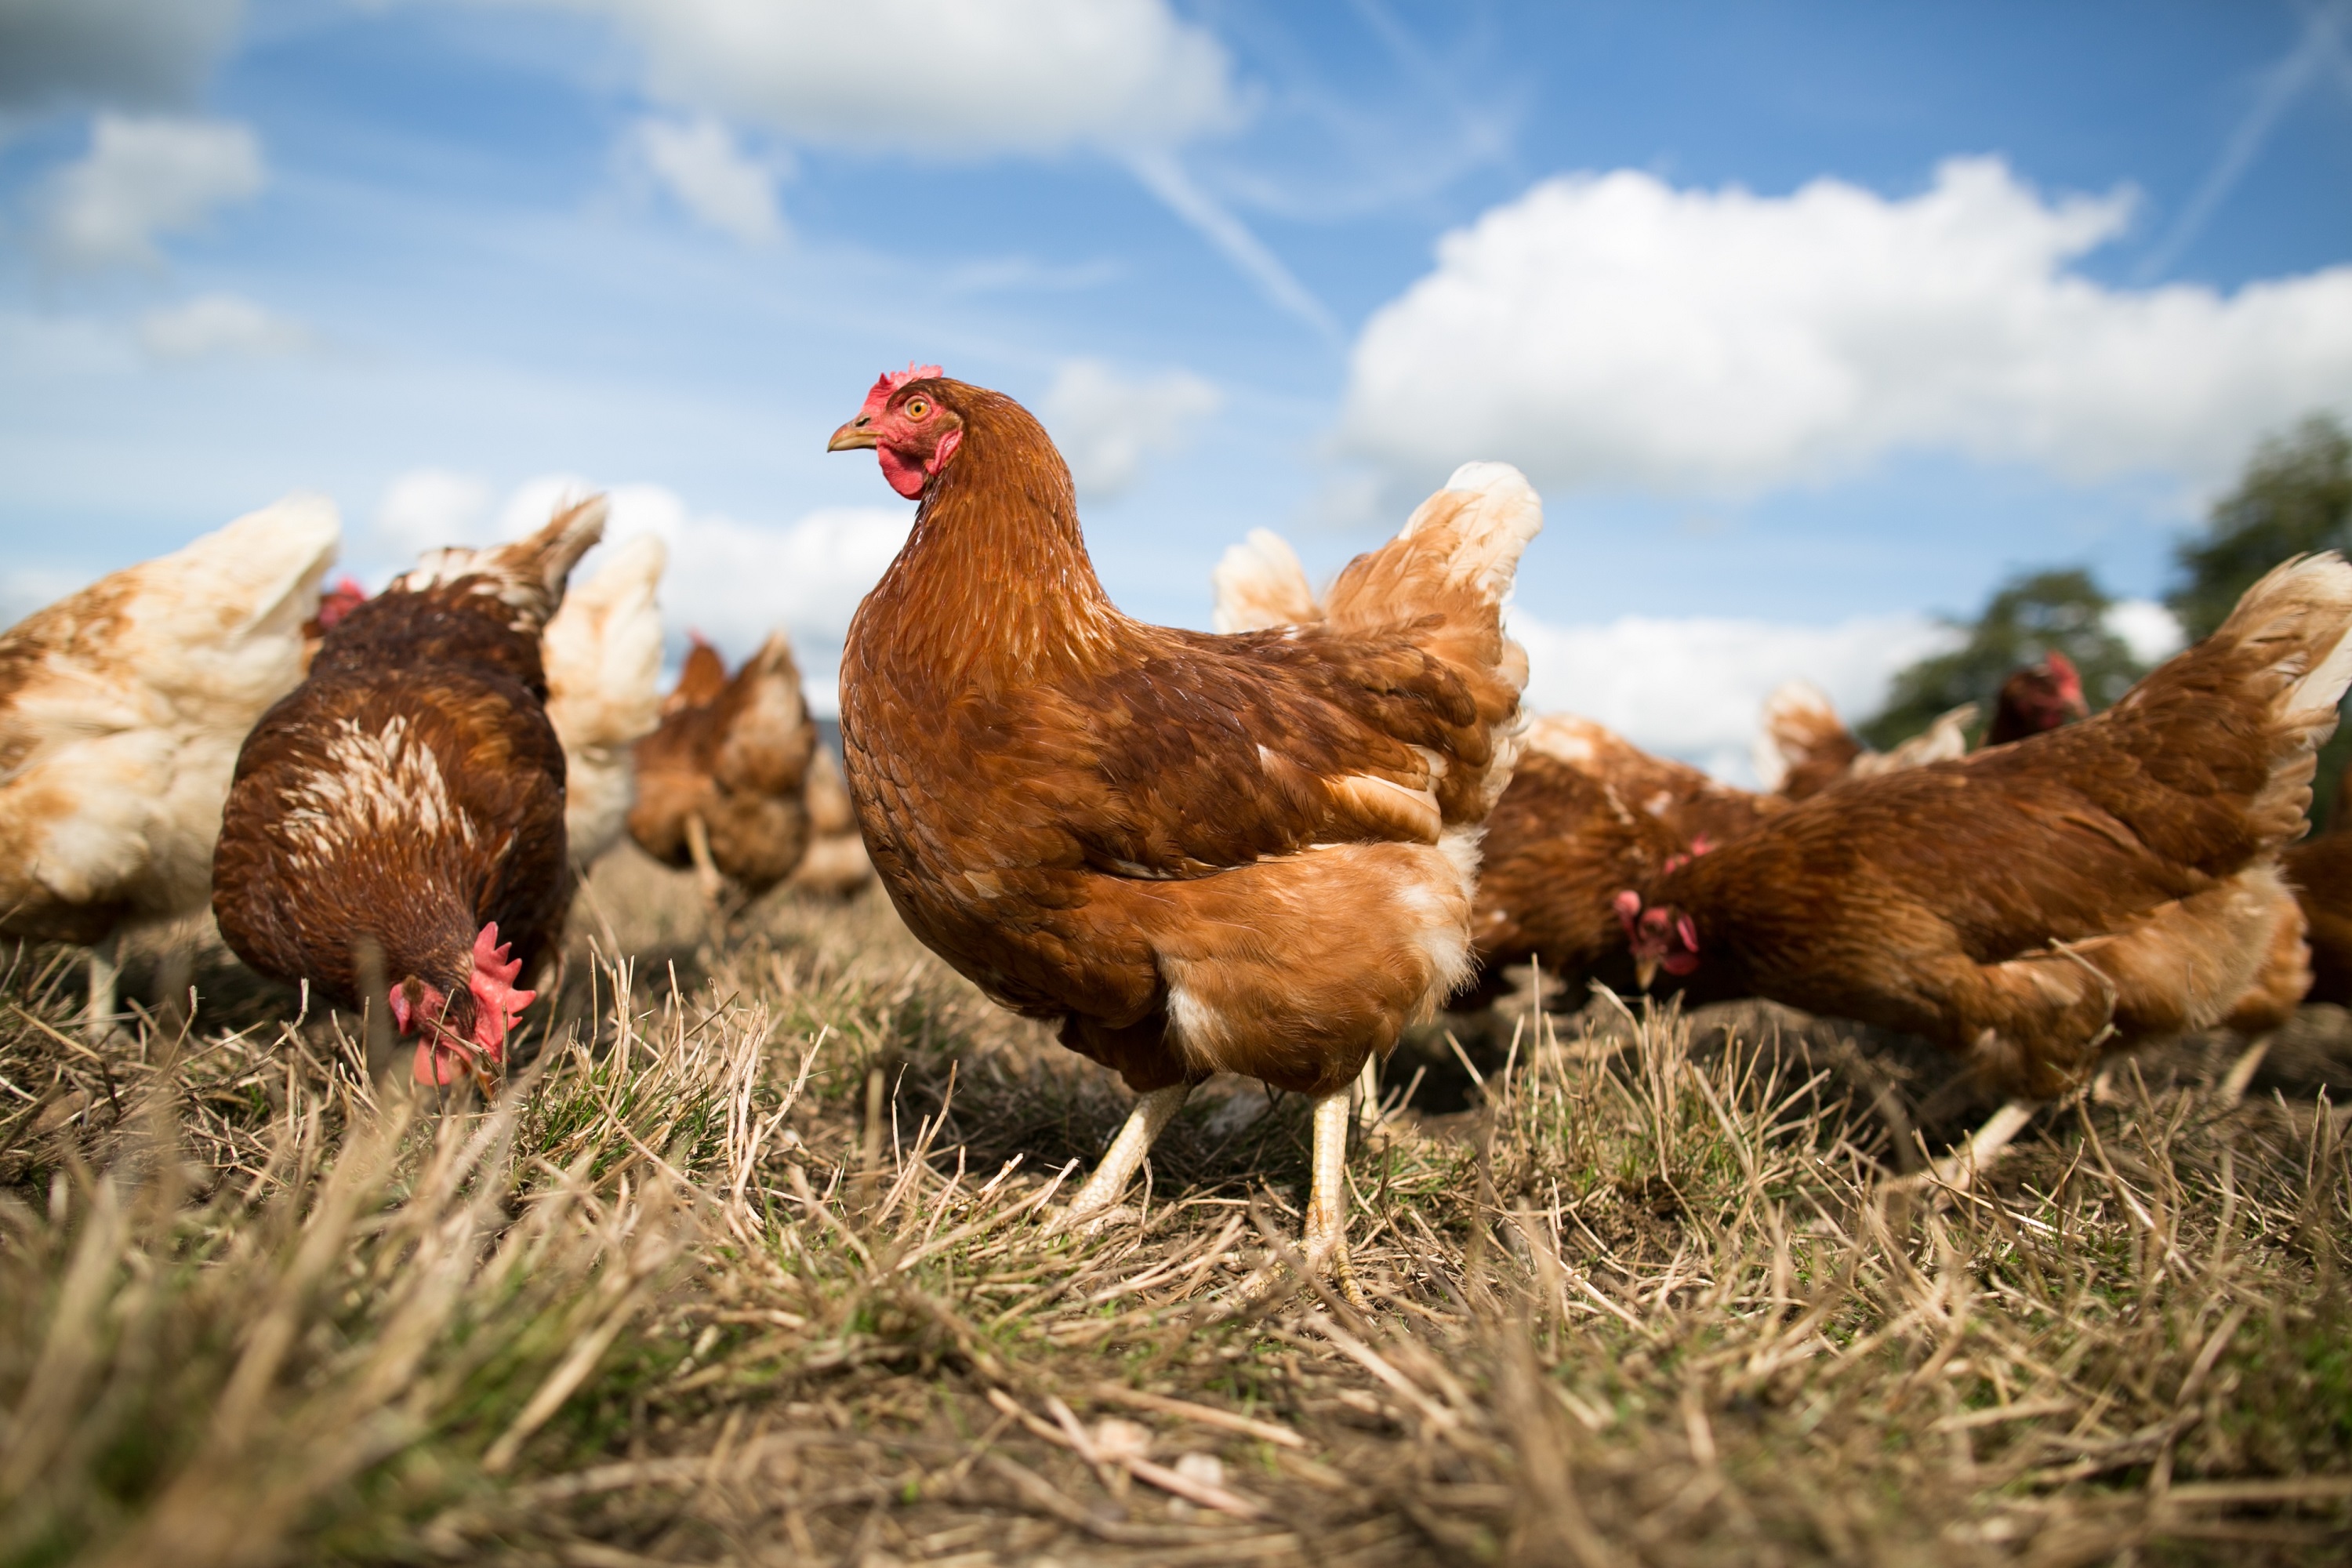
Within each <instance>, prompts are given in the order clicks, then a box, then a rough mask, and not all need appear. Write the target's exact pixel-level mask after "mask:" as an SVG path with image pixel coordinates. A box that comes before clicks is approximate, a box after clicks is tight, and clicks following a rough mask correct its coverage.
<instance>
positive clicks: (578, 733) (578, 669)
mask: <svg viewBox="0 0 2352 1568" xmlns="http://www.w3.org/2000/svg"><path fill="white" fill-rule="evenodd" d="M668 559H669V552H667V550H666V549H665V548H664V547H663V545H662V542H661V541H660V540H658V539H656V538H655V537H654V536H653V535H652V534H649V533H641V534H638V535H637V536H636V537H635V538H633V539H631V540H629V541H628V542H626V543H625V544H622V545H620V546H619V547H618V548H617V549H615V550H614V552H613V555H612V558H611V559H610V560H608V561H606V562H605V563H604V565H603V567H601V568H600V569H599V570H598V571H597V573H596V575H594V576H593V577H591V578H590V579H589V580H588V581H587V582H585V583H583V584H578V585H577V586H575V587H573V588H572V590H571V591H570V592H568V593H566V594H565V595H564V596H563V605H562V608H561V609H559V610H557V611H556V612H555V618H554V619H553V620H551V621H550V622H548V623H547V630H546V631H545V632H544V633H543V634H541V640H540V651H541V657H542V658H545V660H546V662H547V717H548V720H549V721H550V722H551V723H552V724H553V725H554V726H555V734H556V738H557V739H558V740H560V741H562V742H563V765H564V783H563V831H564V835H565V837H566V838H567V840H568V841H569V843H570V846H571V853H572V861H573V863H574V864H576V865H579V866H581V867H583V868H585V867H588V866H593V865H594V864H595V863H596V861H597V859H598V858H601V857H602V856H603V855H604V851H606V850H607V849H610V848H611V847H613V846H614V845H615V844H617V843H619V842H620V841H621V835H622V834H623V833H625V832H626V831H627V830H628V826H629V808H630V807H631V806H633V805H635V804H636V800H637V763H636V755H635V745H636V742H638V741H639V740H641V739H643V738H644V737H645V736H647V735H650V734H652V733H653V732H654V728H655V726H656V725H657V724H659V723H660V722H661V702H662V699H661V652H662V625H661V605H660V604H659V603H658V602H657V601H656V598H655V596H654V593H655V590H656V588H657V587H658V586H659V585H660V583H661V574H662V568H663V567H664V566H665V565H666V564H667V562H668Z"/></svg>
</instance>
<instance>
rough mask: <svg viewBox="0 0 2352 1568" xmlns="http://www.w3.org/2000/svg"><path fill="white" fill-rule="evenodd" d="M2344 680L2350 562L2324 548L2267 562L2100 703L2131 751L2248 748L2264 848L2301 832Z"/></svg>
mask: <svg viewBox="0 0 2352 1568" xmlns="http://www.w3.org/2000/svg"><path fill="white" fill-rule="evenodd" d="M2347 685H2352V565H2347V564H2346V563H2345V561H2344V558H2343V557H2342V556H2340V555H2338V554H2336V552H2333V551H2329V552H2325V553H2322V554H2318V555H2305V556H2297V557H2295V558H2294V559H2293V560H2290V561H2286V562H2284V563H2281V564H2279V565H2278V566H2276V567H2274V568H2273V569H2272V570H2271V572H2270V573H2269V574H2267V575H2265V576H2264V577H2263V579H2262V580H2261V581H2260V582H2258V583H2256V584H2254V585H2253V586H2252V587H2251V588H2249V589H2247V590H2246V592H2245V594H2244V595H2243V596H2242V597H2241V598H2240V599H2239V600H2238V605H2237V608H2235V609H2234V610H2231V612H2230V618H2229V619H2228V620H2226V621H2223V622H2222V623H2221V626H2220V628H2219V629H2218V630H2216V631H2215V632H2214V633H2213V635H2212V636H2211V637H2207V638H2206V639H2205V640H2204V641H2202V642H2200V643H2198V644H2196V645H2195V646H2193V647H2189V648H2187V649H2185V650H2184V651H2182V652H2180V653H2179V654H2176V655H2175V656H2174V657H2173V658H2171V659H2169V660H2168V661H2167V662H2166V663H2165V664H2163V665H2161V666H2160V667H2158V668H2157V669H2156V671H2155V672H2154V673H2153V674H2151V675H2149V676H2148V677H2147V679H2145V680H2142V681H2141V682H2140V683H2139V684H2138V685H2137V686H2136V687H2134V688H2132V689H2131V690H2130V691H2129V692H2127V693H2126V694H2125V696H2124V700H2122V701H2121V702H2119V703H2117V704H2116V707H2115V708H2114V709H2113V710H2110V711H2111V712H2113V713H2114V714H2115V715H2116V719H2117V720H2118V721H2121V722H2122V723H2124V724H2125V725H2126V727H2127V729H2128V731H2130V732H2132V733H2134V734H2136V735H2138V736H2141V737H2143V739H2141V740H2139V741H2137V742H2134V743H2135V746H2136V749H2138V748H2145V749H2151V750H2157V751H2161V752H2165V753H2167V754H2168V755H2175V756H2177V755H2181V754H2187V753H2190V752H2203V751H2213V750H2225V751H2226V750H2229V749H2235V750H2236V751H2237V754H2238V755H2240V756H2242V757H2243V756H2245V755H2246V752H2245V750H2244V748H2247V747H2249V746H2251V747H2252V748H2254V755H2253V757H2252V759H2250V760H2252V761H2254V762H2255V763H2258V764H2259V765H2260V766H2262V767H2263V768H2264V769H2265V770H2266V773H2265V775H2264V778H2263V783H2262V784H2261V786H2260V787H2259V788H2258V789H2256V790H2255V791H2254V792H2253V795H2252V799H2251V801H2250V802H2249V803H2248V811H2249V824H2250V826H2252V830H2253V831H2254V832H2255V834H2256V835H2257V836H2258V837H2260V838H2261V839H2262V840H2263V841H2264V842H2265V843H2267V844H2269V845H2270V846H2271V847H2274V848H2275V847H2283V846H2284V845H2286V844H2288V843H2291V842H2293V841H2294V839H2295V838H2297V837H2301V836H2302V834H2303V832H2304V830H2305V826H2306V816H2307V813H2308V812H2309V809H2310V805H2311V778H2312V771H2313V768H2314V766H2315V762H2316V754H2317V752H2318V750H2319V748H2320V746H2322V745H2323V744H2325V743H2326V740H2327V738H2328V736H2329V735H2331V734H2333V733H2334V732H2335V730H2336V711H2337V708H2338V705H2339V704H2341V703H2342V701H2343V700H2344V692H2345V689H2346V687H2347ZM2250 719H2251V720H2252V721H2254V722H2252V724H2251V725H2250V724H2249V723H2248V721H2249V720H2250ZM2076 728H2078V729H2079V728H2082V726H2076ZM2055 732H2056V733H2065V732H2067V731H2055Z"/></svg>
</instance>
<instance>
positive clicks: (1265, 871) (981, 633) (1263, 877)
mask: <svg viewBox="0 0 2352 1568" xmlns="http://www.w3.org/2000/svg"><path fill="white" fill-rule="evenodd" d="M832 447H833V448H834V449H835V450H844V449H847V448H852V447H878V448H879V453H880V457H881V460H882V468H883V472H884V474H885V476H886V477H887V479H889V480H890V483H891V485H892V487H893V488H894V489H898V491H899V493H900V494H902V495H908V496H919V497H920V498H921V500H922V507H921V509H920V510H919V511H918V512H917V513H916V516H915V525H914V531H913V532H912V534H911V535H910V536H909V537H908V542H907V545H906V548H905V549H904V550H903V551H901V552H899V555H898V559H897V560H896V561H895V562H893V563H891V566H890V569H889V571H888V572H887V574H884V576H883V579H882V581H881V583H880V584H879V585H878V586H877V587H876V589H875V590H874V592H873V593H872V594H871V595H868V596H867V597H866V602H865V603H864V604H863V605H861V606H859V608H858V612H857V616H856V620H855V621H853V622H852V623H851V626H850V631H849V638H848V645H847V648H846V650H845V657H844V659H843V665H842V716H841V727H842V740H843V742H844V746H845V752H846V758H847V763H848V772H849V782H850V788H851V791H852V793H853V795H854V796H855V798H856V805H857V814H858V819H859V821H860V823H861V824H862V825H863V826H864V828H865V832H866V845H867V847H868V848H869V849H870V850H871V851H872V853H873V858H874V864H875V868H876V870H877V872H878V873H879V874H880V876H881V879H882V882H883V885H884V886H885V887H886V888H887V889H888V890H889V894H890V898H891V901H892V902H893V903H894V904H896V905H897V907H898V912H899V913H900V915H901V916H902V917H904V919H905V920H906V921H907V923H908V926H909V927H910V928H911V929H912V930H913V931H914V932H915V933H916V935H918V936H919V937H920V938H921V939H922V940H923V941H924V942H926V943H927V944H929V946H930V947H931V948H932V949H933V950H934V951H935V952H939V953H940V955H941V956H942V957H944V958H946V959H947V960H948V962H949V963H952V964H953V965H955V967H956V968H958V969H959V970H961V971H962V972H963V973H965V974H966V975H969V976H970V977H971V979H972V980H973V981H975V982H977V983H978V984H980V986H981V987H982V989H983V990H984V991H986V992H987V993H988V994H989V995H991V996H992V997H993V998H995V999H996V1000H997V1001H998V1002H1000V1003H1001V1004H1003V1005H1005V1006H1007V1007H1010V1008H1013V1010H1014V1011H1016V1012H1020V1013H1024V1014H1027V1015H1029V1016H1033V1017H1041V1018H1055V1019H1058V1020H1060V1023H1061V1037H1062V1042H1063V1043H1064V1044H1065V1045H1066V1046H1068V1047H1070V1048H1072V1049H1073V1050H1076V1051H1078V1052H1081V1053H1082V1054H1084V1055H1086V1056H1088V1057H1091V1058H1094V1059H1095V1060H1097V1061H1098V1062H1101V1063H1103V1064H1104V1065H1105V1066H1108V1067H1112V1068H1117V1069H1118V1071H1119V1072H1120V1074H1121V1075H1122V1076H1123V1077H1125V1079H1127V1081H1128V1083H1129V1086H1130V1087H1132V1088H1133V1089H1136V1090H1138V1091H1139V1093H1140V1094H1141V1096H1142V1098H1141V1100H1139V1102H1138V1104H1137V1106H1136V1109H1135V1111H1134V1113H1133V1115H1132V1116H1131V1117H1130V1119H1129V1122H1128V1126H1127V1128H1126V1130H1125V1131H1122V1132H1121V1133H1120V1134H1119V1137H1118V1140H1117V1141H1116V1142H1114V1143H1113V1145H1112V1147H1111V1149H1110V1152H1108V1154H1107V1155H1106V1156H1105V1158H1104V1161H1103V1163H1102V1164H1101V1165H1100V1166H1099V1167H1098V1168H1097V1171H1096V1173H1095V1175H1094V1178H1093V1179H1092V1180H1091V1181H1089V1182H1088V1183H1087V1185H1086V1187H1085V1188H1084V1189H1083V1190H1081V1191H1080V1192H1079V1194H1077V1196H1076V1199H1075V1200H1074V1201H1073V1204H1072V1205H1071V1210H1070V1215H1071V1216H1075V1217H1083V1216H1085V1215H1089V1214H1096V1213H1098V1212H1100V1211H1101V1210H1103V1209H1106V1208H1108V1207H1109V1206H1110V1205H1111V1204H1113V1203H1114V1202H1115V1201H1116V1200H1117V1198H1118V1195H1119V1194H1120V1192H1121V1191H1122V1190H1123V1189H1124V1187H1125V1185H1126V1183H1127V1181H1128V1179H1129V1177H1130V1176H1132V1175H1133V1174H1134V1173H1135V1171H1136V1169H1137V1167H1138V1166H1139V1164H1140V1163H1141V1162H1142V1160H1143V1157H1144V1154H1145V1153H1146V1152H1147V1151H1148V1150H1149V1148H1150V1142H1151V1140H1152V1138H1153V1137H1154V1136H1155V1135H1156V1134H1157V1133H1158V1131H1160V1128H1161V1127H1162V1126H1164V1125H1165V1123H1166V1121H1167V1120H1168V1118H1169V1117H1170V1116H1171V1115H1172V1114H1174V1112H1175V1110H1176V1109H1177V1107H1178V1106H1179V1105H1181V1103H1182V1101H1183V1100H1184V1098H1185V1096H1186V1095H1187V1094H1188V1093H1189V1092H1190V1091H1191V1089H1192V1086H1194V1085H1195V1084H1198V1083H1200V1082H1202V1081H1203V1080H1204V1079H1207V1078H1209V1077H1210V1076H1211V1075H1212V1074H1213V1073H1216V1072H1219V1071H1231V1072H1236V1073H1241V1074H1244V1075H1247V1076H1249V1077H1252V1078H1256V1079H1263V1080H1265V1082H1267V1083H1270V1084H1273V1085H1275V1086H1276V1087H1278V1088H1282V1089H1292V1090H1296V1091H1297V1092H1300V1093H1304V1094H1307V1095H1310V1096H1313V1097H1314V1098H1315V1099H1316V1100H1317V1102H1318V1103H1317V1105H1316V1110H1315V1126H1316V1133H1315V1184H1314V1193H1313V1196H1312V1198H1311V1200H1310V1202H1309V1204H1308V1207H1307V1249H1308V1254H1309V1256H1310V1258H1314V1259H1317V1260H1318V1262H1320V1263H1322V1264H1325V1265H1327V1266H1332V1267H1343V1266H1344V1262H1345V1244H1344V1237H1345V1219H1344V1214H1345V1209H1344V1198H1345V1191H1346V1188H1345V1169H1344V1162H1345V1156H1346V1150H1347V1125H1348V1097H1349V1086H1350V1085H1351V1083H1352V1082H1353V1081H1354V1080H1355V1079H1356V1077H1357V1075H1358V1073H1359V1071H1360V1069H1361V1068H1362V1067H1363V1066H1364V1063H1365V1062H1366V1060H1367V1058H1370V1057H1371V1056H1372V1055H1374V1054H1381V1055H1385V1054H1386V1053H1387V1051H1388V1050H1389V1049H1390V1047H1391V1046H1393V1045H1394V1043H1395V1041H1396V1039H1397V1037H1398V1034H1399V1033H1400V1031H1401V1030H1402V1028H1403V1027H1404V1025H1405V1024H1406V1022H1407V1021H1408V1020H1410V1019H1412V1018H1413V1017H1415V1016H1420V1015H1423V1014H1424V1013H1426V1012H1427V1011H1428V1010H1429V1009H1431V1008H1433V1006H1434V1005H1435V1004H1436V1003H1437V1002H1438V1001H1439V1000H1440V999H1441V998H1443V997H1444V995H1445V994H1446V993H1447V992H1448V991H1450V990H1451V989H1453V987H1454V985H1455V984H1458V983H1459V981H1460V980H1461V978H1462V976H1463V974H1464V973H1465V970H1466V968H1467V965H1468V959H1469V951H1468V950H1469V910H1470V893H1471V885H1472V882H1473V879H1474V878H1475V872H1476V865H1477V851H1476V840H1477V829H1478V825H1479V824H1480V823H1481V822H1483V821H1484V820H1485V818H1486V813H1487V811H1488V810H1489V809H1490V808H1491V807H1492V805H1493V804H1494V801H1495V798H1496V795H1499V794H1500V793H1501V792H1502V789H1503V786H1504V784H1506V783H1507V780H1508V778H1509V773H1510V767H1511V763H1512V761H1513V759H1514V757H1515V755H1516V753H1517V729H1518V723H1519V717H1518V708H1519V689H1520V688H1521V687H1522V686H1523V685H1524V684H1525V682H1526V679H1527V660H1526V656H1525V655H1524V654H1522V653H1521V652H1520V651H1519V649H1518V648H1517V646H1516V645H1514V644H1512V643H1511V642H1510V641H1509V640H1508V639H1507V638H1506V637H1504V636H1503V630H1502V614H1501V603H1502V598H1503V595H1504V593H1505V592H1506V591H1507V588H1508V587H1509V585H1510V581H1511V577H1512V574H1513V572H1514V571H1515V569H1516V568H1517V563H1518V557H1519V553H1520V552H1521V550H1522V549H1524V548H1525V546H1526V544H1527V542H1528V540H1529V539H1530V538H1532V537H1533V536H1534V534H1535V532H1536V531H1537V529H1538V527H1540V526H1541V510H1540V505H1539V503H1538V501H1537V500H1536V496H1535V492H1534V491H1533V490H1531V489H1528V485H1527V481H1526V480H1524V479H1521V478H1520V477H1519V474H1518V472H1517V469H1514V468H1507V467H1505V466H1504V465H1501V464H1469V465H1465V467H1464V468H1461V469H1460V470H1458V471H1457V472H1456V473H1455V474H1454V479H1453V480H1452V481H1451V482H1450V484H1449V485H1448V487H1447V488H1446V489H1444V490H1441V491H1440V492H1438V494H1436V495H1434V496H1433V497H1431V498H1430V500H1428V501H1426V502H1425V503H1423V506H1422V508H1421V509H1420V510H1418V511H1416V512H1415V513H1414V514H1413V516H1412V521H1409V522H1407V523H1406V525H1405V528H1404V531H1403V532H1402V533H1401V534H1400V535H1398V537H1397V538H1396V539H1395V540H1394V541H1393V542H1391V543H1390V544H1388V545H1387V546H1385V547H1383V548H1382V549H1381V550H1378V551H1375V552H1371V553H1370V554H1368V555H1364V556H1360V557H1359V558H1358V559H1357V560H1356V561H1355V562H1354V563H1353V564H1351V565H1350V566H1349V568H1348V569H1347V570H1346V571H1345V572H1344V573H1342V574H1340V577H1339V582H1338V583H1337V584H1335V585H1334V587H1333V588H1332V591H1331V595H1330V602H1329V609H1328V615H1327V616H1326V617H1325V618H1324V620H1322V621H1321V622H1319V623H1318V624H1317V625H1314V626H1292V627H1286V628H1283V629H1279V630H1271V631H1263V632H1256V633H1251V634H1248V635H1244V636H1238V637H1230V636H1217V635H1213V634H1209V633H1201V632H1189V631H1176V630H1171V629H1169V628H1166V627H1161V626H1146V625H1144V624H1142V623H1141V622H1139V621H1134V620H1130V619H1129V617H1127V616H1123V615H1121V614H1120V613H1119V612H1118V609H1117V608H1116V607H1115V606H1113V605H1112V604H1111V603H1110V601H1109V599H1108V597H1107V596H1106V595H1104V593H1103V589H1102V584H1100V582H1099V581H1098V580H1097V578H1096V576H1095V573H1094V567H1093V565H1092V563H1090V562H1089V561H1088V559H1087V549H1086V543H1085V540H1084V538H1083V537H1082V535H1081V533H1080V531H1079V527H1078V515H1077V507H1076V501H1075V499H1074V497H1073V495H1072V491H1071V485H1070V473H1069V468H1068V467H1067V466H1066V464H1065V463H1064V462H1063V460H1062V457H1061V454H1060V453H1059V452H1057V451H1055V447H1054V444H1053V442H1052V441H1051V440H1050V439H1048V438H1047V437H1046V435H1045V430H1044V429H1043V428H1042V427H1040V426H1039V425H1038V424H1037V422H1036V420H1035V419H1034V418H1033V417H1031V416H1030V415H1029V414H1028V412H1027V411H1026V410H1024V408H1022V407H1021V405H1018V404H1017V403H1014V402H1013V400H1012V399H1011V398H1009V397H1005V396H1003V395H1001V394H998V393H994V392H990V391H987V390H985V389H983V388H981V387H977V386H971V385H967V384H964V383H961V382H957V381H950V380H948V379H946V378H944V377H942V376H940V374H938V373H937V372H936V371H935V370H931V371H910V372H908V374H904V375H895V376H886V377H884V378H883V380H882V381H881V382H880V383H879V384H877V386H876V387H875V388H874V391H873V392H872V394H871V395H869V396H868V398H867V400H866V407H865V408H864V410H863V411H861V412H860V413H859V415H858V416H857V417H856V418H855V419H853V420H851V421H850V422H849V423H848V424H846V425H844V426H842V427H841V428H840V429H839V430H838V431H836V432H835V435H834V437H833V441H832Z"/></svg>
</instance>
